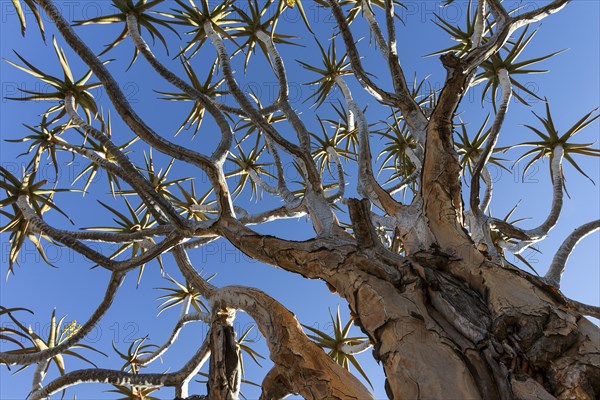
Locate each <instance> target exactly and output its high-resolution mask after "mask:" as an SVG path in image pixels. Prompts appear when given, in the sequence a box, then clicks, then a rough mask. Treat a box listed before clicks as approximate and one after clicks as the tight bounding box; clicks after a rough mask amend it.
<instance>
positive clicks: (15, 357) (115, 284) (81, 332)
mask: <svg viewBox="0 0 600 400" xmlns="http://www.w3.org/2000/svg"><path fill="white" fill-rule="evenodd" d="M124 276H125V274H124V273H122V272H113V273H112V275H111V276H110V281H109V282H108V286H107V287H106V291H105V292H104V298H103V299H102V302H100V304H99V305H98V307H97V308H96V310H95V311H94V313H93V314H92V315H91V316H90V318H89V319H88V320H87V322H86V323H85V324H83V325H82V326H81V328H79V329H78V330H77V332H75V333H74V334H73V335H72V336H71V337H69V338H68V339H67V340H65V341H64V342H62V343H61V344H59V345H58V346H55V347H51V348H49V349H47V350H42V351H39V352H36V353H29V354H10V353H6V352H3V353H0V364H7V365H15V364H21V365H25V364H33V363H36V362H41V361H43V360H49V359H50V358H52V357H54V356H56V355H57V354H60V353H62V352H63V351H65V350H67V349H68V348H70V347H71V346H73V345H75V344H76V343H78V342H79V341H80V340H82V339H83V338H84V337H85V336H86V335H87V334H88V333H90V332H91V330H92V329H93V328H94V327H95V326H96V324H97V323H98V321H100V319H101V318H102V317H103V316H104V314H106V312H107V311H108V309H109V308H110V306H111V305H112V302H113V300H114V298H115V295H116V293H117V290H118V288H119V286H120V285H121V282H122V281H123V277H124Z"/></svg>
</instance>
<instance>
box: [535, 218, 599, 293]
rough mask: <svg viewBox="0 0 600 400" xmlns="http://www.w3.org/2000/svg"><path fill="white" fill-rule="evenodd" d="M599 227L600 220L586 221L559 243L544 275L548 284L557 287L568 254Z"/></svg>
mask: <svg viewBox="0 0 600 400" xmlns="http://www.w3.org/2000/svg"><path fill="white" fill-rule="evenodd" d="M599 229H600V220H598V219H597V220H595V221H592V222H588V223H587V224H584V225H582V226H580V227H579V228H577V229H575V230H574V231H573V232H572V233H571V234H570V235H569V236H567V238H566V239H565V241H564V242H563V243H562V244H561V245H560V247H559V248H558V251H557V252H556V254H555V255H554V258H553V259H552V264H550V268H549V269H548V272H547V273H546V275H545V276H544V279H545V280H546V282H548V283H549V284H550V285H553V286H556V287H559V286H560V278H561V276H562V274H563V272H564V271H565V267H566V265H567V261H568V260H569V256H570V255H571V253H572V252H573V249H575V246H577V243H579V242H580V241H581V240H583V239H584V238H585V237H586V236H588V235H591V234H592V233H594V232H595V231H597V230H599Z"/></svg>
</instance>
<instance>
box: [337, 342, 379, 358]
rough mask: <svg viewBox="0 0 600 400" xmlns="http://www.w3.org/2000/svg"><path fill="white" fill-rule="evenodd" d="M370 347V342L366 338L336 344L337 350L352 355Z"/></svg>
mask: <svg viewBox="0 0 600 400" xmlns="http://www.w3.org/2000/svg"><path fill="white" fill-rule="evenodd" d="M370 347H371V343H370V342H369V341H368V340H365V341H362V342H360V343H358V344H346V343H344V344H342V345H341V346H338V350H339V351H341V352H342V353H344V354H348V355H354V354H360V353H362V352H363V351H366V350H368V349H369V348H370Z"/></svg>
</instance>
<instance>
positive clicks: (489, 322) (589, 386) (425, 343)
mask: <svg viewBox="0 0 600 400" xmlns="http://www.w3.org/2000/svg"><path fill="white" fill-rule="evenodd" d="M382 269H387V270H390V269H394V270H396V271H398V272H399V278H398V279H397V280H395V281H390V280H389V279H382V278H381V277H377V276H375V275H373V274H370V273H368V272H365V271H369V270H382ZM467 270H470V271H473V273H472V275H470V276H469V278H470V280H471V282H468V281H467V280H466V279H464V278H462V277H460V276H457V275H460V273H458V274H457V273H456V272H455V271H467ZM328 282H329V284H331V285H332V286H333V287H335V288H336V290H337V291H338V292H339V293H340V294H341V295H342V296H343V297H344V298H346V299H347V300H348V302H349V305H350V309H351V312H352V314H353V315H354V316H355V318H356V320H355V323H356V324H357V325H359V326H360V327H361V328H362V330H363V331H364V332H365V333H366V334H367V335H368V336H369V338H370V339H371V341H372V342H373V344H374V345H375V349H374V355H375V357H376V359H377V360H379V361H381V362H382V364H383V367H384V371H385V375H386V378H387V379H386V392H387V394H388V396H389V397H390V398H391V399H515V398H516V399H532V398H536V399H537V398H539V399H551V398H559V399H595V398H597V396H599V395H600V346H599V340H598V339H599V338H600V335H599V330H598V328H597V327H596V326H594V325H593V324H592V323H590V322H589V321H588V320H587V319H585V318H584V317H582V316H581V315H579V314H577V313H576V312H574V311H572V310H570V309H569V308H568V307H567V306H566V305H565V304H561V303H562V302H561V296H560V295H559V294H558V292H555V291H553V290H552V289H551V288H550V287H548V286H546V285H545V284H543V283H541V281H537V278H536V277H533V276H529V275H527V274H525V273H523V272H521V271H517V270H516V269H513V268H510V267H502V266H500V265H495V264H493V263H491V262H488V261H484V262H483V263H479V262H478V263H475V262H474V261H469V260H453V259H452V258H450V257H448V256H445V255H442V254H435V253H433V252H423V253H419V254H416V255H414V256H413V257H410V258H409V259H405V258H402V257H399V256H395V255H393V254H392V253H391V252H388V251H387V250H385V249H380V248H377V249H366V250H364V251H360V252H357V253H353V254H351V255H349V256H348V257H347V258H346V260H345V262H344V264H343V266H342V267H341V268H340V273H339V274H336V275H334V276H333V277H332V278H331V279H330V280H329V281H328Z"/></svg>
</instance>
